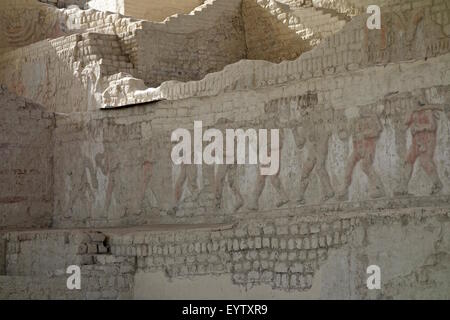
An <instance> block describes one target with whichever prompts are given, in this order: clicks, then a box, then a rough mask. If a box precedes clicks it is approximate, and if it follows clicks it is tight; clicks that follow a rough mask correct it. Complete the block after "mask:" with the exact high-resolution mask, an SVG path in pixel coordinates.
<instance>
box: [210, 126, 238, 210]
mask: <svg viewBox="0 0 450 320" xmlns="http://www.w3.org/2000/svg"><path fill="white" fill-rule="evenodd" d="M230 124H231V120H229V119H225V118H221V119H219V120H218V121H217V123H216V125H215V128H216V129H218V130H220V131H221V132H222V134H223V136H225V130H226V129H227V125H230ZM223 146H224V150H223V154H226V150H225V144H223ZM234 147H235V150H234V154H235V155H237V144H234ZM225 181H227V182H228V186H229V187H230V189H231V191H232V192H233V195H234V197H235V199H236V202H235V204H234V207H233V210H234V211H235V212H236V211H237V210H239V209H240V208H241V207H242V206H243V205H244V199H243V198H242V195H241V192H240V189H239V183H238V175H237V158H236V157H234V163H233V164H221V165H218V166H217V171H216V173H215V175H214V194H215V206H216V209H220V208H221V207H222V201H223V188H224V186H225Z"/></svg>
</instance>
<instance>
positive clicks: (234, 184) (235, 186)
mask: <svg viewBox="0 0 450 320" xmlns="http://www.w3.org/2000/svg"><path fill="white" fill-rule="evenodd" d="M227 171H228V185H229V186H230V189H231V190H232V191H233V193H234V195H235V197H236V203H235V205H234V211H235V212H236V211H238V210H239V209H240V208H241V207H242V206H243V205H244V199H243V198H242V195H241V191H240V190H239V183H238V181H237V174H236V171H237V168H236V167H235V166H229V167H228V170H227Z"/></svg>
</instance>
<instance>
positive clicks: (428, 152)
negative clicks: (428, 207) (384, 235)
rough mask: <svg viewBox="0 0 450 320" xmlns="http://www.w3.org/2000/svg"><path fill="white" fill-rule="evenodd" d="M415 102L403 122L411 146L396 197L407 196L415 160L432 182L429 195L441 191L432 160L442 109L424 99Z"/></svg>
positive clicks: (440, 184) (440, 183) (420, 98)
mask: <svg viewBox="0 0 450 320" xmlns="http://www.w3.org/2000/svg"><path fill="white" fill-rule="evenodd" d="M416 102H417V106H416V108H415V110H413V111H412V112H410V113H409V114H408V115H407V118H406V122H405V124H406V127H407V128H410V130H411V135H412V144H411V147H410V148H409V150H408V154H407V156H406V159H405V162H404V166H403V170H404V172H403V175H402V180H403V181H402V183H401V185H400V187H399V190H397V191H396V192H395V194H396V195H407V194H408V185H409V181H410V180H411V176H412V172H413V169H414V164H415V163H416V161H417V159H419V163H420V166H421V167H422V168H423V170H424V171H425V172H426V173H427V175H428V176H429V177H430V178H431V180H432V183H433V185H432V189H431V194H437V193H439V192H440V191H441V189H442V182H441V180H440V178H439V175H438V172H437V169H436V164H435V162H434V159H433V157H434V152H435V150H436V133H437V129H438V124H437V120H438V119H439V113H438V111H442V109H441V108H440V107H438V106H437V105H432V104H427V103H426V102H425V98H424V97H419V98H417V99H416Z"/></svg>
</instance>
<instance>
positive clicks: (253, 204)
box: [248, 100, 289, 210]
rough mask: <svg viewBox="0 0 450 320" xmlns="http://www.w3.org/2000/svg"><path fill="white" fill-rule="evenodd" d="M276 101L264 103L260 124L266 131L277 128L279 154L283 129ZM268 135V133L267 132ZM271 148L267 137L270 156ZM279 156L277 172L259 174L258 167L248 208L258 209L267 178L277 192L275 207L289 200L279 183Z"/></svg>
mask: <svg viewBox="0 0 450 320" xmlns="http://www.w3.org/2000/svg"><path fill="white" fill-rule="evenodd" d="M278 103H279V100H272V101H270V102H269V103H266V105H265V106H264V111H265V114H264V116H263V118H262V119H261V120H262V126H263V128H264V129H267V130H268V132H270V130H271V129H279V132H280V135H279V146H278V147H279V148H278V151H279V154H280V155H281V150H282V149H283V138H284V135H283V130H282V126H281V124H280V121H279V118H278V117H279V115H278ZM269 137H270V134H269ZM271 149H273V146H272V144H271V141H270V140H269V139H268V148H267V151H268V155H269V156H271V152H272V150H271ZM281 165H282V163H281V156H280V165H279V168H278V172H277V173H276V174H274V175H271V176H266V175H262V174H261V166H260V167H259V170H258V171H259V172H258V175H257V180H256V186H255V190H254V193H253V195H254V196H253V198H252V199H251V201H250V203H249V206H248V208H249V209H250V210H258V208H259V205H258V201H259V198H260V197H261V194H262V192H263V191H264V187H265V185H266V181H267V179H269V180H270V183H271V184H272V186H273V187H274V188H275V190H276V191H277V193H278V197H279V200H278V201H277V203H276V207H277V208H279V207H281V206H283V205H285V204H286V203H288V202H289V198H288V196H287V194H286V191H285V189H284V187H283V184H282V183H281V179H280V172H281Z"/></svg>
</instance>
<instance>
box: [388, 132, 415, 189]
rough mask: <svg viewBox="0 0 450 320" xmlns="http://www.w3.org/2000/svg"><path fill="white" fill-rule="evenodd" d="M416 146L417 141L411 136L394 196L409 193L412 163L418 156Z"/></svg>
mask: <svg viewBox="0 0 450 320" xmlns="http://www.w3.org/2000/svg"><path fill="white" fill-rule="evenodd" d="M418 152H419V151H418V147H417V141H416V139H415V138H413V141H412V145H411V148H410V149H409V151H408V155H407V156H406V160H405V162H404V164H403V167H402V168H401V169H400V171H401V178H400V185H399V186H398V188H397V190H396V191H395V192H394V195H395V196H408V195H410V194H409V192H408V185H409V181H410V180H411V176H412V173H413V169H414V163H416V159H417V157H418V154H419V153H418Z"/></svg>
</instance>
